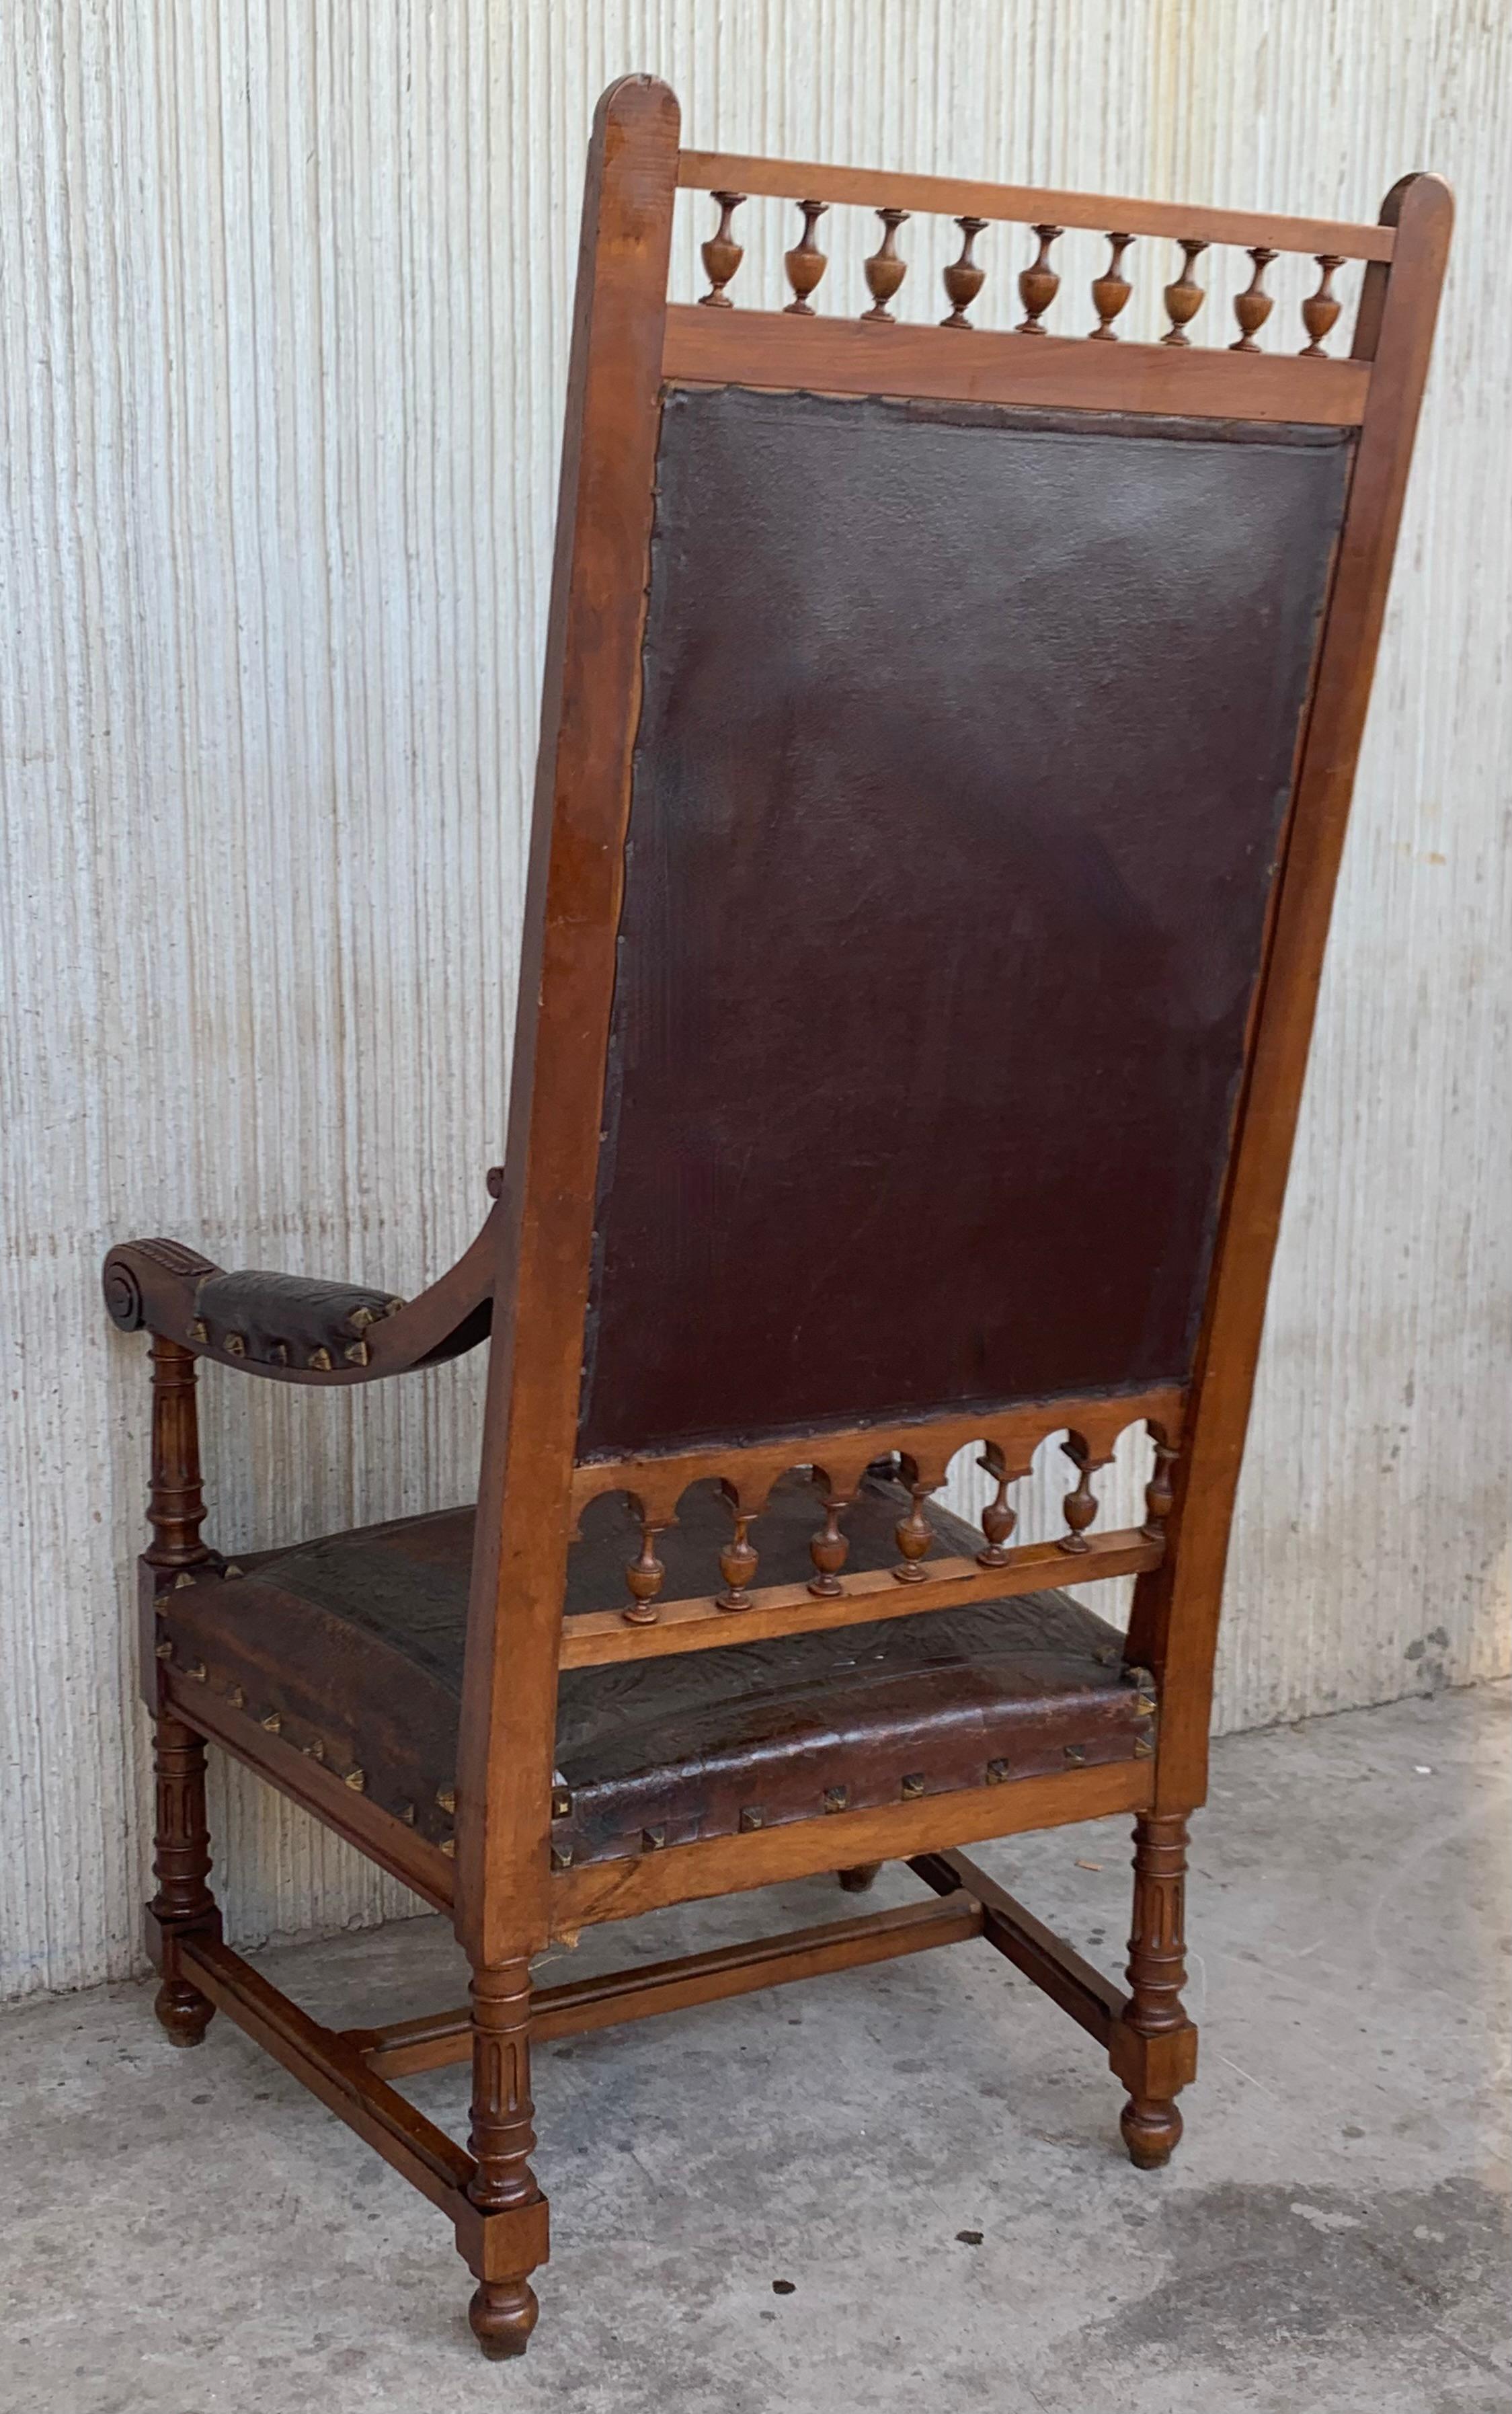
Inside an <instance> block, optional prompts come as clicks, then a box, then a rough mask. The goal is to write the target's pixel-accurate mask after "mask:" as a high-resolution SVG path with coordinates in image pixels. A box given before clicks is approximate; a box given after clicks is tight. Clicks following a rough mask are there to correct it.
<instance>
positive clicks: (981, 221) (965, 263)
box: [940, 218, 987, 327]
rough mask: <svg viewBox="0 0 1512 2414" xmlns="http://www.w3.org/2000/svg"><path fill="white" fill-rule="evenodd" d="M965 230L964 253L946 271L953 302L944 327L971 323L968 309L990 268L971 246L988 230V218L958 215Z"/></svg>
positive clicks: (947, 296) (947, 293)
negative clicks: (978, 259) (975, 253)
mask: <svg viewBox="0 0 1512 2414" xmlns="http://www.w3.org/2000/svg"><path fill="white" fill-rule="evenodd" d="M986 224H987V221H986V218H957V219H956V225H957V226H958V227H959V229H960V231H961V238H962V239H961V256H960V258H959V260H953V261H951V262H950V264H949V266H948V267H947V268H946V269H945V271H944V284H945V299H946V301H947V302H948V303H949V304H950V316H949V318H948V319H941V321H940V323H941V326H942V327H970V325H971V320H970V319H969V318H968V317H967V315H966V313H967V312H968V310H969V309H970V308H971V305H972V303H973V302H974V301H975V300H976V297H977V295H978V294H979V293H980V292H981V291H982V287H983V283H984V281H985V279H986V269H985V268H982V267H980V266H979V265H978V264H977V262H976V261H975V260H974V259H973V258H972V256H971V246H972V245H973V244H974V243H975V241H976V239H977V236H978V235H979V234H983V233H985V232H986Z"/></svg>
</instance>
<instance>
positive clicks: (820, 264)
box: [782, 201, 829, 319]
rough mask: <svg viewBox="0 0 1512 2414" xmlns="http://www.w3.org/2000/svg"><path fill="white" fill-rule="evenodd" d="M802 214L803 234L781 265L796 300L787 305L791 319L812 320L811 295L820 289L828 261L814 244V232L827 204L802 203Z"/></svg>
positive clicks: (818, 202)
mask: <svg viewBox="0 0 1512 2414" xmlns="http://www.w3.org/2000/svg"><path fill="white" fill-rule="evenodd" d="M798 207H799V208H800V210H802V212H803V233H802V235H801V236H800V238H799V240H798V241H797V242H796V243H795V244H794V245H793V249H792V250H791V251H787V252H784V253H783V255H782V265H783V267H784V268H785V269H786V270H787V272H788V283H789V284H790V285H791V286H792V288H793V300H792V301H791V302H790V303H788V305H786V315H787V316H788V317H789V318H790V319H811V318H812V317H813V316H814V308H813V305H812V303H811V302H810V301H809V298H808V297H809V295H810V294H811V293H812V292H813V291H814V289H815V287H816V286H817V285H818V283H819V280H820V278H821V277H822V276H823V274H824V271H825V269H826V268H827V267H828V266H829V260H828V257H827V255H826V254H825V253H823V252H822V251H821V250H820V248H819V246H818V244H817V243H816V242H815V241H814V228H815V227H816V225H817V224H818V222H819V220H820V219H821V218H822V217H823V215H824V212H825V211H826V210H827V209H828V207H829V203H828V201H800V202H799V203H798Z"/></svg>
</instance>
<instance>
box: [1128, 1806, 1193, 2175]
mask: <svg viewBox="0 0 1512 2414" xmlns="http://www.w3.org/2000/svg"><path fill="white" fill-rule="evenodd" d="M1186 1843H1187V1829H1186V1820H1185V1818H1184V1817H1180V1816H1176V1815H1169V1814H1166V1815H1157V1816H1152V1817H1148V1818H1141V1819H1136V1820H1135V1821H1134V1930H1133V1933H1132V1935H1131V1936H1130V1939H1129V2005H1128V2009H1127V2011H1126V2012H1125V2013H1124V2015H1123V2017H1122V2019H1120V2020H1119V2022H1118V2024H1117V2026H1116V2027H1115V2029H1114V2032H1113V2034H1112V2037H1111V2038H1110V2040H1109V2059H1110V2061H1111V2062H1112V2064H1113V2067H1114V2069H1115V2070H1116V2071H1117V2072H1118V2074H1119V2078H1120V2079H1122V2080H1123V2082H1124V2084H1125V2086H1126V2087H1127V2088H1128V2090H1129V2100H1128V2102H1127V2103H1126V2104H1125V2105H1124V2108H1123V2112H1122V2115H1121V2118H1120V2122H1119V2126H1120V2128H1121V2129H1122V2131H1123V2142H1124V2144H1125V2145H1126V2146H1127V2147H1128V2149H1129V2154H1130V2158H1131V2160H1132V2161H1134V2163H1136V2164H1137V2165H1138V2167H1139V2168H1140V2169H1141V2170H1147V2171H1148V2170H1155V2169H1158V2168H1159V2167H1160V2165H1161V2164H1162V2163H1167V2162H1169V2161H1170V2158H1171V2156H1172V2154H1173V2153H1174V2152H1175V2151H1176V2148H1177V2146H1178V2143H1179V2142H1180V2137H1181V2115H1180V2113H1179V2111H1178V2109H1177V2104H1176V2097H1177V2094H1178V2090H1179V2089H1180V2088H1182V2087H1184V2086H1186V2085H1187V2084H1188V2083H1189V2082H1190V2081H1191V2079H1193V2078H1194V2077H1195V2075H1196V2067H1197V2032H1196V2030H1195V2028H1194V2027H1193V2024H1192V2022H1191V2021H1190V2020H1189V2019H1188V2018H1187V2016H1186V2013H1185V2011H1184V2010H1183V2008H1182V2004H1181V1989H1182V1987H1183V1986H1184V1985H1185V1983H1186V1960H1185V1952H1186V1937H1185V1894H1186Z"/></svg>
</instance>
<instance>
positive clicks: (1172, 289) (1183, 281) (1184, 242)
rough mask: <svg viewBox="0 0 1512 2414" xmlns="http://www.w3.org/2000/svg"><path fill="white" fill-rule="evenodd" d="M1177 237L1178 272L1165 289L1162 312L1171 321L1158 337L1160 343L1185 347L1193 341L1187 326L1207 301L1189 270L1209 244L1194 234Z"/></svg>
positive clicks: (1203, 291)
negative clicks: (1178, 247) (1172, 281)
mask: <svg viewBox="0 0 1512 2414" xmlns="http://www.w3.org/2000/svg"><path fill="white" fill-rule="evenodd" d="M1178 240H1179V242H1180V246H1181V274H1180V276H1178V277H1177V278H1176V280H1175V282H1174V283H1173V284H1170V285H1167V287H1166V289H1165V311H1166V316H1167V317H1168V318H1169V320H1170V322H1171V324H1170V329H1169V332H1168V333H1167V334H1166V335H1163V336H1162V337H1161V342H1162V343H1163V344H1176V345H1178V346H1181V347H1185V346H1186V345H1188V344H1190V343H1191V341H1192V338H1191V336H1190V335H1188V334H1187V329H1188V327H1189V326H1190V325H1191V324H1192V321H1193V319H1194V318H1195V317H1196V315H1197V313H1198V311H1199V310H1200V309H1201V308H1202V305H1203V303H1204V302H1205V301H1206V300H1207V294H1206V291H1205V290H1204V288H1203V287H1202V286H1200V285H1199V284H1198V283H1197V280H1196V278H1195V276H1193V273H1192V272H1193V267H1194V265H1195V263H1196V262H1197V261H1199V260H1200V259H1201V257H1202V255H1203V253H1204V252H1205V251H1206V250H1207V248H1208V246H1207V243H1206V242H1205V241H1203V242H1199V241H1198V239H1197V238H1196V236H1194V235H1182V236H1180V237H1179V238H1178Z"/></svg>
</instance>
